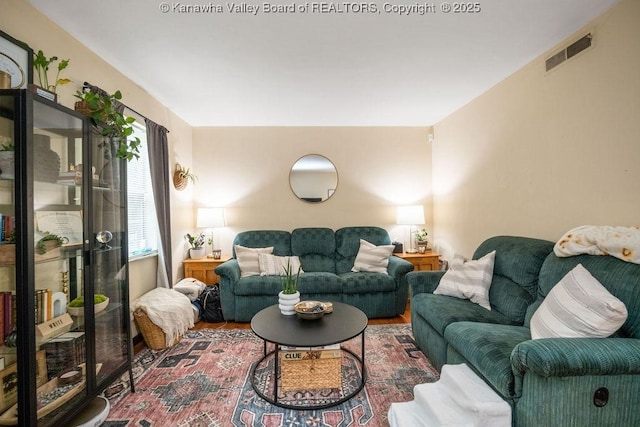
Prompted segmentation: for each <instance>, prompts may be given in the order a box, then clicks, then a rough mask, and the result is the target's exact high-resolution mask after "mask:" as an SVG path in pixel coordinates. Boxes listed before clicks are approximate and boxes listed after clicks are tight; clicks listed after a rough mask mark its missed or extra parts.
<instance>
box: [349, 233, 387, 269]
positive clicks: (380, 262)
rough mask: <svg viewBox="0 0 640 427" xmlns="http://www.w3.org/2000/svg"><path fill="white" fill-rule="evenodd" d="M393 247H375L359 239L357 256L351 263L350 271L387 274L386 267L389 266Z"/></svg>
mask: <svg viewBox="0 0 640 427" xmlns="http://www.w3.org/2000/svg"><path fill="white" fill-rule="evenodd" d="M394 248H395V246H393V245H380V246H376V245H374V244H373V243H369V242H367V241H366V240H363V239H360V248H359V249H358V255H356V259H355V260H354V262H353V268H352V269H351V271H354V272H359V271H368V272H370V273H383V274H387V265H389V257H390V256H391V254H392V253H393V249H394Z"/></svg>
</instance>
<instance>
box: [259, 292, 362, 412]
mask: <svg viewBox="0 0 640 427" xmlns="http://www.w3.org/2000/svg"><path fill="white" fill-rule="evenodd" d="M367 321H368V319H367V316H366V315H365V314H364V313H363V312H362V311H361V310H359V309H357V308H355V307H353V306H350V305H347V304H343V303H339V302H334V303H333V313H327V314H325V315H324V316H322V317H321V318H320V319H317V320H304V319H300V318H299V317H298V316H297V315H293V316H284V315H283V314H281V313H280V309H279V308H278V305H277V304H276V305H272V306H271V307H267V308H265V309H264V310H262V311H260V312H258V313H257V314H256V315H255V316H253V318H252V319H251V329H252V330H253V332H254V333H255V334H256V335H257V336H259V337H260V338H262V339H263V340H264V351H263V353H264V354H263V356H262V358H261V359H260V360H258V361H257V362H256V363H255V364H254V365H253V367H252V368H251V386H252V387H253V389H254V390H255V392H256V393H257V394H258V395H259V396H260V397H262V398H263V399H264V400H266V401H267V402H269V403H272V404H274V405H277V406H280V407H283V408H289V409H323V408H328V407H331V406H335V405H339V404H340V403H343V402H346V401H347V400H349V399H351V398H352V397H353V396H355V395H356V394H358V393H359V392H360V390H362V389H363V387H364V384H365V382H366V368H365V363H364V342H365V339H364V330H365V329H366V328H367ZM358 335H360V337H361V341H362V342H361V346H360V355H359V356H358V355H356V354H355V353H354V352H353V351H351V350H349V349H348V348H344V347H342V346H341V351H343V352H347V353H349V354H351V356H353V358H354V359H355V360H356V361H357V363H358V364H359V365H360V382H359V383H358V384H357V386H356V387H354V388H353V390H350V391H348V392H347V393H345V395H343V396H342V397H337V398H336V399H335V401H331V402H328V403H323V404H320V405H298V404H290V403H286V402H279V401H278V373H279V370H278V368H279V366H278V365H279V357H278V356H279V354H278V353H279V351H280V347H281V346H291V347H320V346H327V345H332V344H340V343H343V342H345V341H349V340H351V339H353V338H355V337H357V336H358ZM268 343H272V344H274V345H275V349H273V350H271V351H267V344H268ZM271 357H273V366H274V371H273V379H274V380H273V396H267V393H266V390H264V392H263V390H261V389H260V387H258V386H257V384H256V368H257V367H258V366H260V365H262V364H263V363H266V362H267V361H268V359H269V358H271Z"/></svg>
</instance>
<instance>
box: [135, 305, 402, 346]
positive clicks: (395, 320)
mask: <svg viewBox="0 0 640 427" xmlns="http://www.w3.org/2000/svg"><path fill="white" fill-rule="evenodd" d="M410 308H411V306H410V304H409V303H407V308H406V310H405V311H404V313H402V314H401V315H400V316H396V317H390V318H386V319H369V325H390V324H396V323H411V310H410ZM193 329H251V323H249V322H242V323H237V322H223V323H206V322H198V323H196V325H195V326H194V327H193ZM141 338H142V337H140V338H139V339H135V338H134V348H133V352H134V354H138V352H139V351H140V350H142V349H143V348H145V347H146V345H145V343H144V340H143V339H141Z"/></svg>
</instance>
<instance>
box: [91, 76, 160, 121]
mask: <svg viewBox="0 0 640 427" xmlns="http://www.w3.org/2000/svg"><path fill="white" fill-rule="evenodd" d="M92 87H95V88H98V89H100V90H102V91H104V92H106V91H105V90H104V89H102V88H101V87H99V86H96V85H92V84H91V83H89V82H84V84H83V85H82V90H83V91H84V90H85V89H90V88H92ZM122 105H124V106H125V108H127V109H128V110H130V111H132V112H134V113H136V114H137V115H139V116H140V117H142V118H143V119H145V120H151V119H150V118H149V117H147V116H145V115H144V114H141V113H139V112H137V111H136V110H134V109H133V108H131V107H129V106H128V105H127V104H124V103H123V104H122ZM151 121H152V122H153V120H151ZM154 123H155V122H154ZM160 126H162V125H160ZM163 127H164V126H163ZM165 129H167V128H166V127H165ZM167 133H170V132H169V129H167Z"/></svg>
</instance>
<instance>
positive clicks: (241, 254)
mask: <svg viewBox="0 0 640 427" xmlns="http://www.w3.org/2000/svg"><path fill="white" fill-rule="evenodd" d="M235 249H236V258H237V260H238V266H240V277H247V276H259V275H260V262H259V261H258V254H261V253H263V254H270V253H273V246H269V247H268V248H246V247H244V246H240V245H236V246H235Z"/></svg>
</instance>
